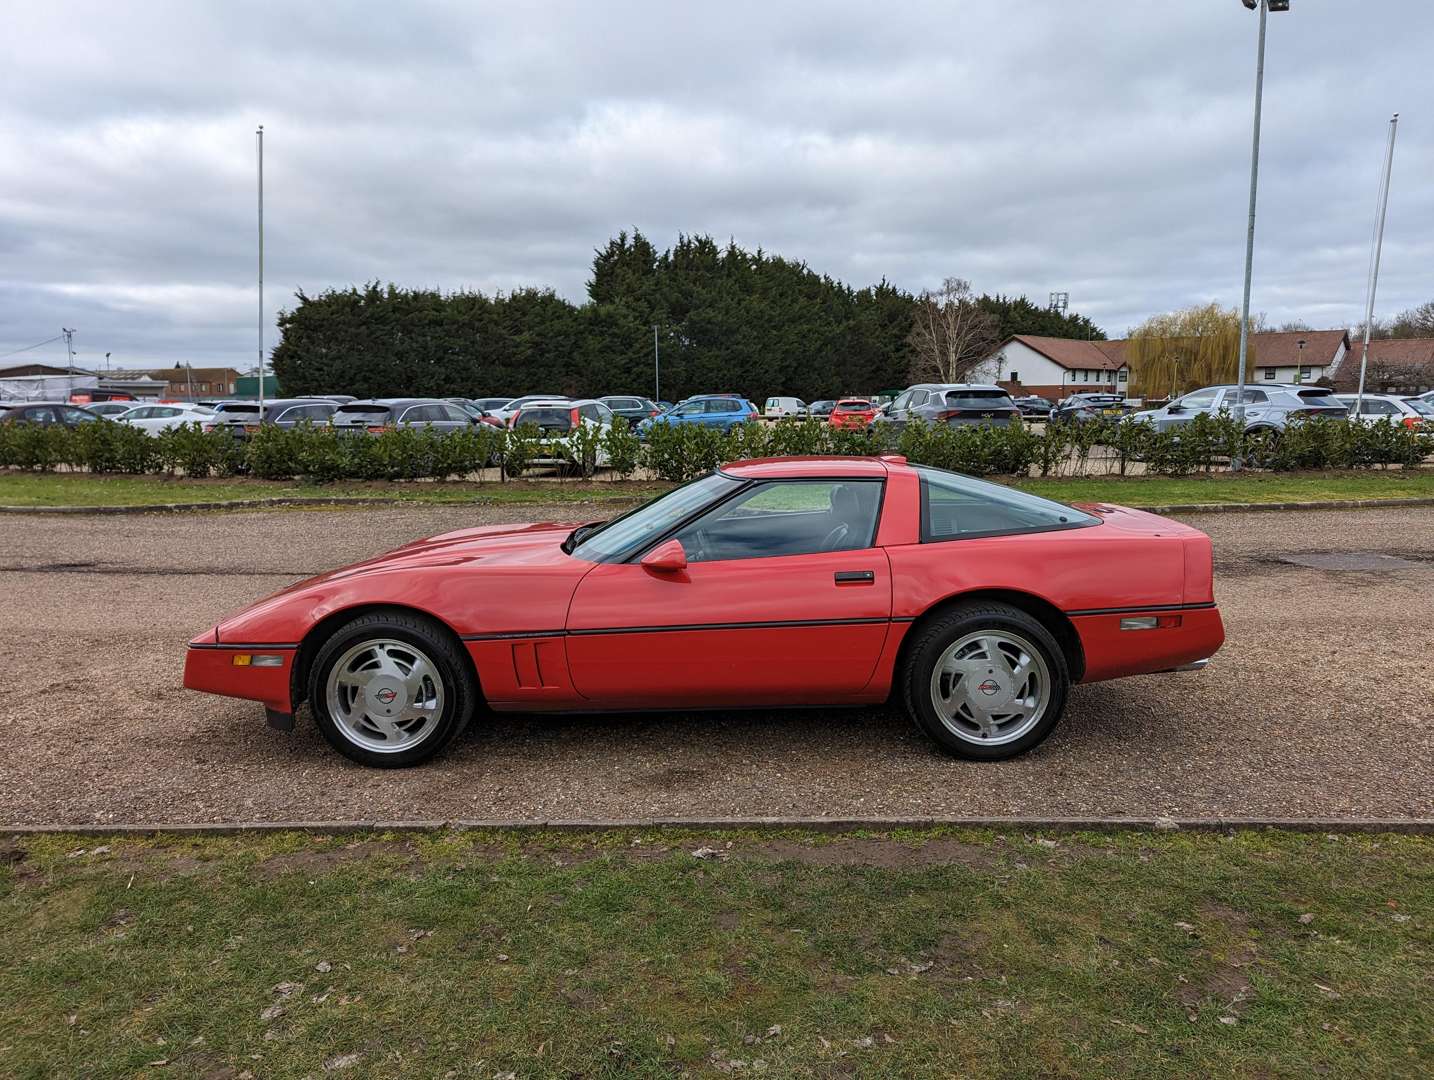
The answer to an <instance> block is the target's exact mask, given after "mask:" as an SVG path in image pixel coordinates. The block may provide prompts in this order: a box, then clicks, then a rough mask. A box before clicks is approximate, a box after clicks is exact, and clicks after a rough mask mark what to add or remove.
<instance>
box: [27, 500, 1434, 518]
mask: <svg viewBox="0 0 1434 1080" xmlns="http://www.w3.org/2000/svg"><path fill="white" fill-rule="evenodd" d="M484 501H485V500H484V499H483V498H482V497H481V496H477V497H475V498H473V499H471V500H469V502H461V501H454V502H424V501H422V500H419V499H388V498H367V497H361V496H344V495H336V496H333V497H332V498H325V497H304V496H294V497H292V498H274V499H235V500H231V501H228V502H192V503H154V504H152V505H149V506H0V514H182V513H188V512H190V511H200V510H263V509H267V508H272V507H305V506H421V507H425V508H431V507H435V506H467V505H469V504H470V503H482V502H484ZM581 501H583V500H575V502H581ZM603 501H605V502H621V501H623V500H621V499H616V498H614V499H604V500H603ZM508 505H513V506H521V505H524V504H522V503H510V504H508ZM531 505H534V506H540V505H544V504H543V503H542V502H541V501H540V500H534V502H533V503H532V504H531ZM1129 505H1131V508H1132V509H1134V510H1148V511H1149V512H1150V513H1152V514H1220V513H1244V512H1246V511H1250V510H1372V509H1377V508H1380V507H1397V506H1434V497H1424V496H1420V497H1417V498H1407V499H1327V500H1324V501H1317V500H1316V501H1309V502H1263V503H1156V504H1154V505H1148V504H1144V505H1143V504H1139V503H1134V504H1129Z"/></svg>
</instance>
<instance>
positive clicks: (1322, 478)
mask: <svg viewBox="0 0 1434 1080" xmlns="http://www.w3.org/2000/svg"><path fill="white" fill-rule="evenodd" d="M1016 486H1017V487H1021V488H1023V489H1025V490H1026V491H1031V492H1034V493H1035V494H1037V495H1045V496H1047V497H1048V498H1052V499H1058V500H1060V501H1062V502H1082V501H1092V502H1100V501H1106V502H1118V503H1123V504H1126V505H1129V506H1161V505H1170V504H1175V503H1229V502H1308V501H1319V500H1327V499H1393V498H1414V497H1423V498H1434V469H1411V470H1408V471H1391V472H1382V471H1358V472H1309V473H1244V474H1242V475H1239V476H1233V475H1231V474H1229V473H1215V474H1211V475H1208V476H1181V477H1146V476H1138V477H1119V476H1099V477H1089V478H1044V479H1043V478H1038V477H1036V478H1031V479H1027V480H1022V481H1020V482H1019V483H1018V484H1016ZM671 487H672V485H671V484H668V483H664V482H662V481H657V480H653V481H643V480H635V481H634V480H627V481H612V480H606V479H604V480H596V481H592V482H581V481H566V482H562V481H547V480H540V481H534V480H520V481H514V482H511V483H506V484H503V483H498V482H497V481H493V482H489V483H483V484H474V483H459V482H441V483H440V482H424V481H416V482H409V483H390V482H385V481H373V482H369V483H358V482H355V483H335V484H302V483H284V482H282V481H273V480H247V479H228V480H186V479H183V478H175V477H162V476H93V475H90V474H88V473H25V472H0V505H10V506H35V507H45V506H153V505H156V504H160V503H179V502H230V501H234V500H240V499H266V498H286V497H300V498H343V497H358V498H377V499H398V500H402V501H405V502H407V501H412V502H423V503H470V502H474V501H479V502H491V503H514V504H520V503H560V502H569V501H608V500H617V501H631V500H641V499H647V498H650V497H651V496H653V495H655V494H657V493H658V492H661V491H667V490H669V489H670V488H671Z"/></svg>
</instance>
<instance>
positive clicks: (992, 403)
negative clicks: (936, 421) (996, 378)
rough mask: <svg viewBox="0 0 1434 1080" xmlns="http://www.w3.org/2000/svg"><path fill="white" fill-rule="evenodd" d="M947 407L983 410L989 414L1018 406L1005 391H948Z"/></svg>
mask: <svg viewBox="0 0 1434 1080" xmlns="http://www.w3.org/2000/svg"><path fill="white" fill-rule="evenodd" d="M946 407H947V408H948V409H982V410H985V411H987V412H989V411H990V410H992V409H1014V408H1015V407H1016V405H1015V402H1013V401H1012V400H1011V395H1010V394H1008V393H1006V392H1005V391H1004V390H948V391H947V392H946Z"/></svg>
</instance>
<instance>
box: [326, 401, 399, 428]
mask: <svg viewBox="0 0 1434 1080" xmlns="http://www.w3.org/2000/svg"><path fill="white" fill-rule="evenodd" d="M332 423H335V424H386V423H388V407H387V406H385V405H340V406H339V407H338V409H337V411H335V413H334V415H333V419H332Z"/></svg>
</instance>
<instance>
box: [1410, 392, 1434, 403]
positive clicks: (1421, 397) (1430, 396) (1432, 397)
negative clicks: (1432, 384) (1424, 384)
mask: <svg viewBox="0 0 1434 1080" xmlns="http://www.w3.org/2000/svg"><path fill="white" fill-rule="evenodd" d="M1414 400H1415V401H1429V402H1434V390H1430V391H1427V392H1426V393H1423V394H1415V395H1414Z"/></svg>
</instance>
